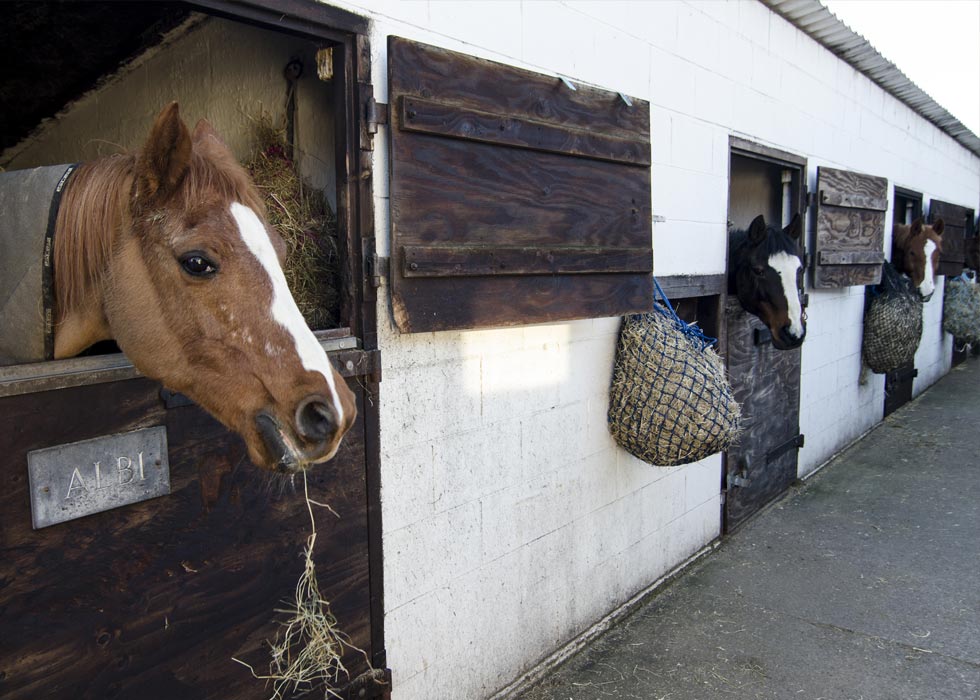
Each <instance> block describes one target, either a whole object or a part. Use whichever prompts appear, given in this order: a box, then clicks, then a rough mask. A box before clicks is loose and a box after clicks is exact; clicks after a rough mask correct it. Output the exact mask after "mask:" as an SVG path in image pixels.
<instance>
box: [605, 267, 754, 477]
mask: <svg viewBox="0 0 980 700" xmlns="http://www.w3.org/2000/svg"><path fill="white" fill-rule="evenodd" d="M654 282H655V283H656V280H654ZM655 286H656V291H657V295H658V296H659V299H660V300H661V303H657V304H655V305H654V311H652V312H650V313H647V314H634V315H632V316H627V317H625V318H624V319H623V325H622V328H621V329H620V333H619V343H618V345H617V347H616V364H615V366H614V368H613V380H612V386H611V387H610V391H609V412H608V416H607V418H608V421H609V431H610V433H611V434H612V436H613V438H614V439H615V440H616V442H617V443H618V444H619V445H620V446H621V447H623V448H624V449H625V450H627V451H628V452H629V453H630V454H632V455H634V456H635V457H637V458H639V459H641V460H643V461H644V462H647V463H649V464H655V465H660V466H673V465H677V464H687V463H689V462H695V461H697V460H699V459H703V458H705V457H707V456H709V455H712V454H715V453H717V452H721V451H722V450H725V449H727V448H728V446H729V445H731V444H732V442H733V441H734V440H735V439H736V437H737V436H738V421H739V416H740V414H741V410H740V408H739V405H738V402H737V401H735V398H734V396H733V394H732V389H731V386H730V385H729V383H728V379H727V378H726V377H725V367H724V363H723V361H722V359H721V358H720V357H719V356H718V354H717V353H716V352H715V351H714V350H713V349H711V346H712V345H714V344H715V343H716V342H717V341H716V340H715V339H714V338H709V337H707V336H705V335H704V333H703V332H702V331H701V329H700V328H698V327H697V325H696V324H688V323H685V322H684V321H682V320H681V319H680V318H679V317H678V316H677V312H676V311H675V310H674V308H673V306H672V305H671V304H670V301H669V300H668V299H667V297H666V295H665V294H664V293H663V290H662V289H661V288H660V285H659V284H655Z"/></svg>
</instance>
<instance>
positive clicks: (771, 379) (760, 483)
mask: <svg viewBox="0 0 980 700" xmlns="http://www.w3.org/2000/svg"><path fill="white" fill-rule="evenodd" d="M725 316H726V320H727V326H728V332H727V360H728V374H729V379H730V381H731V384H732V390H733V392H734V395H735V399H736V400H737V401H738V402H739V404H740V405H741V406H742V420H741V428H742V434H741V437H740V438H739V440H738V442H737V444H736V445H734V446H733V447H732V448H730V449H729V450H728V452H726V454H725V465H726V471H727V473H728V474H730V475H735V474H739V473H740V472H742V470H743V469H744V471H745V475H746V476H747V478H748V479H749V483H748V484H747V485H745V486H738V487H734V488H729V490H728V495H727V497H726V501H725V523H726V528H727V529H728V530H731V529H732V528H734V527H737V526H738V525H739V524H741V523H742V522H744V521H745V520H746V519H747V518H749V517H750V516H751V515H752V514H753V513H755V512H756V511H758V510H759V509H760V508H762V507H763V506H765V505H766V504H767V503H769V502H770V501H771V500H772V499H774V498H776V497H777V496H778V495H779V494H781V493H782V492H783V491H785V490H786V488H788V487H789V485H790V484H791V483H792V482H793V480H794V479H795V478H796V472H797V455H798V452H797V450H796V449H789V450H787V451H785V452H783V453H782V454H780V455H778V456H776V455H774V456H773V458H772V459H771V460H770V459H767V456H768V455H770V453H772V452H773V451H774V449H775V448H777V447H779V446H780V445H784V444H785V443H786V442H787V441H789V440H791V439H792V438H794V437H795V436H797V435H798V434H799V432H800V426H799V410H800V357H801V350H800V349H799V348H797V349H795V350H776V349H774V348H773V346H772V344H771V343H764V344H761V345H757V344H756V343H755V337H756V330H759V331H763V330H765V326H764V325H763V324H762V323H761V322H760V321H759V320H758V319H757V318H756V317H755V316H753V315H752V314H749V313H747V312H746V311H745V310H743V309H742V307H741V304H739V302H738V299H737V298H735V297H734V296H732V297H729V298H728V302H727V308H726V310H725Z"/></svg>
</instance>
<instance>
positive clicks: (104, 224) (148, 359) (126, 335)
mask: <svg viewBox="0 0 980 700" xmlns="http://www.w3.org/2000/svg"><path fill="white" fill-rule="evenodd" d="M284 251H285V245H284V243H283V241H282V239H281V238H280V237H279V235H278V234H277V233H276V232H275V231H274V230H272V229H271V228H269V226H268V225H267V224H266V222H265V210H264V207H263V204H262V199H261V196H260V195H259V192H258V190H257V189H256V187H255V185H254V184H253V183H252V181H251V180H250V179H249V177H248V175H247V174H246V172H245V170H244V169H243V168H242V167H241V165H239V164H238V162H237V161H236V160H235V158H234V156H233V155H232V153H231V151H230V150H229V149H228V147H227V146H226V145H225V144H224V142H223V141H222V140H221V139H220V138H219V137H218V136H217V134H216V133H215V132H214V130H213V129H212V128H211V126H210V125H209V124H208V123H207V122H205V121H203V120H202V121H201V122H199V123H198V125H197V127H196V129H195V130H194V133H193V134H191V133H190V131H189V130H188V129H187V127H186V125H185V124H184V123H183V121H182V120H181V118H180V116H179V113H178V108H177V104H176V103H173V104H171V105H169V106H168V107H166V108H164V109H163V111H162V112H161V113H160V115H159V116H158V117H157V119H156V122H155V123H154V124H153V127H152V129H151V131H150V135H149V138H148V139H147V141H146V144H145V146H144V147H143V149H142V150H141V151H140V152H139V153H138V154H135V155H121V156H113V157H110V158H104V159H101V160H97V161H93V162H90V163H86V164H84V165H82V166H81V167H80V168H79V170H78V171H77V173H76V174H75V175H74V177H73V178H72V180H70V182H69V185H68V188H67V190H66V192H65V195H64V199H63V201H62V205H61V208H60V210H59V213H58V222H57V228H56V231H55V307H56V319H57V325H56V330H55V356H56V357H58V358H62V357H69V356H71V355H74V354H77V353H78V352H80V351H82V350H84V349H85V348H86V347H88V346H89V345H91V344H92V343H94V342H96V341H99V340H103V339H108V338H112V339H114V340H115V341H116V343H117V344H118V345H119V347H120V348H122V350H123V351H124V352H125V353H126V354H127V355H128V356H129V358H130V359H131V360H132V362H133V364H134V365H135V366H136V367H137V368H138V369H139V370H140V371H141V372H142V373H143V374H145V375H147V376H148V377H151V378H153V379H157V380H159V381H160V382H162V383H163V384H164V385H165V386H167V387H169V388H170V389H173V390H175V391H179V392H182V393H184V394H186V395H187V396H189V397H190V398H191V399H193V400H194V401H196V402H197V403H198V404H200V405H201V406H202V407H203V408H205V409H206V410H207V411H209V412H210V413H211V414H212V415H214V416H215V417H216V418H217V419H218V420H220V421H221V422H222V423H223V424H225V425H226V426H227V427H229V428H230V429H232V430H234V431H236V432H238V433H239V434H240V435H241V436H242V437H243V438H244V439H245V442H246V445H247V446H248V451H249V456H250V457H251V459H252V461H253V462H254V463H255V464H257V465H259V466H262V467H265V468H269V469H275V470H278V471H283V472H297V471H301V470H303V469H306V468H307V467H308V466H310V465H311V464H314V463H319V462H325V461H326V460H328V459H330V458H331V457H333V456H334V454H335V453H336V452H337V449H338V448H339V446H340V441H341V438H342V437H343V435H344V433H345V432H346V431H347V430H348V429H349V428H350V427H351V425H352V424H353V422H354V418H355V415H356V408H355V404H354V395H353V393H352V392H351V391H350V389H348V387H347V385H346V384H345V383H344V380H343V379H342V378H341V376H340V375H339V374H338V373H337V371H336V370H334V368H333V367H332V366H331V364H330V361H329V360H328V359H327V356H326V353H325V352H324V351H323V349H322V348H321V347H320V345H319V343H318V342H317V340H316V338H315V336H314V335H313V333H312V332H311V331H310V329H309V328H308V327H307V325H306V323H305V322H304V321H303V317H302V315H301V314H300V311H299V309H298V308H297V306H296V303H295V302H294V301H293V297H292V295H291V294H290V292H289V289H288V288H287V286H286V279H285V277H284V275H283V271H282V267H281V264H282V261H283V257H284Z"/></svg>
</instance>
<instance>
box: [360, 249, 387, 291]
mask: <svg viewBox="0 0 980 700" xmlns="http://www.w3.org/2000/svg"><path fill="white" fill-rule="evenodd" d="M364 265H365V267H366V268H367V269H366V270H365V273H366V275H367V279H368V282H370V284H371V287H373V288H374V289H377V288H378V287H380V286H381V278H382V277H386V276H387V275H388V258H382V257H379V256H378V254H377V253H371V254H370V255H366V256H364Z"/></svg>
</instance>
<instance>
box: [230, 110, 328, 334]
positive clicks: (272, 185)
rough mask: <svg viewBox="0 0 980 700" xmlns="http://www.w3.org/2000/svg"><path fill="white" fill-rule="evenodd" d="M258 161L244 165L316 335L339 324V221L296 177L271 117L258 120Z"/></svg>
mask: <svg viewBox="0 0 980 700" xmlns="http://www.w3.org/2000/svg"><path fill="white" fill-rule="evenodd" d="M253 131H254V139H255V143H256V148H255V155H254V157H252V159H251V160H249V161H248V162H247V163H245V168H246V169H247V170H248V172H249V174H250V175H251V176H252V180H253V181H254V182H255V184H256V186H257V187H258V188H259V191H260V192H261V193H262V197H263V198H264V200H265V207H266V212H267V216H268V220H269V224H270V225H271V226H272V227H273V228H275V229H276V231H278V232H279V235H281V236H282V238H283V240H284V241H285V242H286V265H285V269H284V270H283V271H284V272H285V273H286V282H287V283H288V284H289V290H290V291H291V292H292V294H293V298H294V299H295V300H296V305H297V306H298V307H299V310H300V312H301V313H302V314H303V318H304V319H305V320H306V323H307V325H309V327H310V328H312V329H313V330H321V329H324V328H333V327H336V326H337V324H338V322H339V316H340V314H339V310H338V307H339V304H340V293H339V291H338V290H339V287H340V285H339V271H340V263H339V258H338V253H337V250H338V249H337V219H336V217H335V216H334V213H333V212H332V211H331V210H330V204H329V203H328V202H327V200H326V198H325V197H324V195H323V192H321V191H320V190H317V189H315V188H313V187H311V186H310V185H309V184H307V183H306V182H304V180H303V179H302V178H301V177H300V176H299V175H298V173H297V166H296V163H295V162H294V161H293V160H292V159H291V158H290V157H289V152H290V149H289V146H288V144H287V143H286V131H285V128H279V127H276V126H275V125H274V124H273V123H272V120H271V119H270V118H269V117H268V116H262V117H259V118H257V119H254V120H253Z"/></svg>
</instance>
